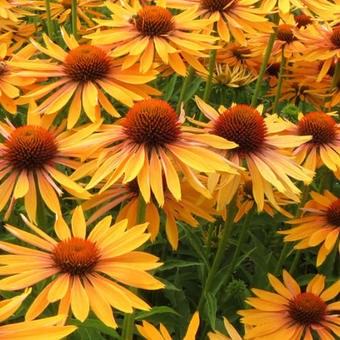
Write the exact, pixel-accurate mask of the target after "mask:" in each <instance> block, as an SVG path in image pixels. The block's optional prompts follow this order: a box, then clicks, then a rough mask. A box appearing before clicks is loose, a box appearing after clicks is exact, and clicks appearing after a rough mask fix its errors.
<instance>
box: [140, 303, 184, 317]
mask: <svg viewBox="0 0 340 340" xmlns="http://www.w3.org/2000/svg"><path fill="white" fill-rule="evenodd" d="M164 313H170V314H175V315H178V316H179V314H178V313H177V312H176V311H175V310H174V309H172V308H170V307H168V306H156V307H153V308H152V309H151V310H150V311H148V312H144V311H143V312H138V313H136V317H135V320H143V319H146V318H148V317H150V316H152V315H157V314H164Z"/></svg>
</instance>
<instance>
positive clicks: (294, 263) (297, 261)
mask: <svg viewBox="0 0 340 340" xmlns="http://www.w3.org/2000/svg"><path fill="white" fill-rule="evenodd" d="M300 256H301V250H300V249H298V250H297V251H296V252H295V256H294V260H293V263H292V265H291V266H290V268H289V274H291V275H293V276H294V272H295V269H296V267H297V265H298V263H299V260H300Z"/></svg>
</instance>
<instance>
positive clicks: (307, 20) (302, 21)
mask: <svg viewBox="0 0 340 340" xmlns="http://www.w3.org/2000/svg"><path fill="white" fill-rule="evenodd" d="M294 20H295V22H296V24H297V27H298V28H301V27H307V26H308V25H310V24H312V23H313V22H312V18H311V17H310V16H309V15H306V14H298V15H295V17H294Z"/></svg>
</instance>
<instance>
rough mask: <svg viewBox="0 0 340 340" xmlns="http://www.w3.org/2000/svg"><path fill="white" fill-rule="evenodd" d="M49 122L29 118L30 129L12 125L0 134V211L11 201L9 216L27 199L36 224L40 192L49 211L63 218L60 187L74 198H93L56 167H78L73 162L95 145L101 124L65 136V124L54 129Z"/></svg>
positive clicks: (37, 116)
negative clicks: (17, 203) (61, 215)
mask: <svg viewBox="0 0 340 340" xmlns="http://www.w3.org/2000/svg"><path fill="white" fill-rule="evenodd" d="M50 118H51V116H50V117H49V116H45V117H44V118H40V116H39V115H28V120H27V125H23V126H20V127H18V128H16V127H15V126H14V125H12V124H11V123H10V122H9V121H8V124H4V123H1V124H0V133H1V135H2V136H3V137H4V138H5V141H4V142H3V143H1V144H0V171H1V180H2V183H1V185H0V197H1V201H0V210H2V209H3V208H4V207H5V206H6V204H7V202H8V201H10V204H9V208H8V214H9V213H10V212H11V210H12V207H13V204H14V201H15V200H16V199H19V198H24V200H25V207H26V211H27V213H28V215H29V216H30V218H31V219H32V220H33V221H35V218H36V213H37V194H38V192H39V193H40V195H41V197H42V199H43V201H44V202H45V203H46V205H47V206H48V208H49V209H51V210H52V211H53V212H55V213H57V214H61V210H60V204H59V198H58V195H61V194H62V192H63V191H62V190H61V189H60V188H59V187H58V185H57V183H58V184H59V185H61V186H62V187H63V188H64V189H65V190H66V191H68V192H69V193H70V194H71V195H73V196H75V197H78V198H82V199H87V198H89V197H90V194H89V193H88V192H87V191H86V190H85V189H84V188H83V187H81V186H80V185H79V184H77V183H75V182H74V181H73V180H71V179H70V178H69V177H68V176H66V175H65V174H63V173H62V172H61V171H59V170H58V169H57V168H56V164H61V165H63V166H66V167H71V168H74V167H77V166H78V165H79V162H78V161H76V160H75V159H73V158H74V157H76V158H80V157H82V156H84V155H85V153H86V152H87V151H86V148H91V145H93V144H95V143H96V141H95V140H92V137H91V135H92V133H93V132H94V131H95V130H96V129H97V128H98V126H99V124H91V125H88V126H83V127H82V128H81V129H79V130H78V131H73V132H72V133H71V132H70V131H68V132H63V129H64V127H65V124H62V125H61V126H60V127H59V128H58V129H56V128H54V127H53V126H52V121H53V120H52V121H51V119H50Z"/></svg>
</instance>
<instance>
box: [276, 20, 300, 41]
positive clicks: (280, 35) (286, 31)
mask: <svg viewBox="0 0 340 340" xmlns="http://www.w3.org/2000/svg"><path fill="white" fill-rule="evenodd" d="M293 28H294V26H293V25H288V24H282V25H279V26H278V28H277V32H276V39H277V40H281V41H285V42H286V43H288V44H289V43H291V42H293V41H294V40H296V38H295V36H294V33H293Z"/></svg>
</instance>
